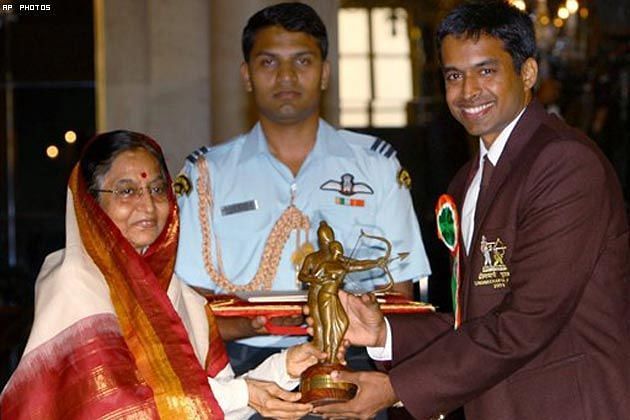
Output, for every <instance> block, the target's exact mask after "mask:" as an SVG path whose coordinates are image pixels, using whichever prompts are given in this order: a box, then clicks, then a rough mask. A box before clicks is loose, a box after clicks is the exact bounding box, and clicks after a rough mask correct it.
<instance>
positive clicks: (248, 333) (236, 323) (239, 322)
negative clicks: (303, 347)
mask: <svg viewBox="0 0 630 420" xmlns="http://www.w3.org/2000/svg"><path fill="white" fill-rule="evenodd" d="M216 320H217V325H218V326H219V333H220V334H221V338H222V339H223V341H232V340H238V339H240V338H247V337H253V336H256V335H267V334H269V331H267V328H266V327H265V325H266V324H267V321H268V318H267V317H266V316H262V315H259V316H256V317H254V318H245V317H228V316H218V317H216ZM303 322H304V317H302V316H301V315H291V316H281V317H275V318H271V323H272V324H274V325H279V326H297V325H302V323H303Z"/></svg>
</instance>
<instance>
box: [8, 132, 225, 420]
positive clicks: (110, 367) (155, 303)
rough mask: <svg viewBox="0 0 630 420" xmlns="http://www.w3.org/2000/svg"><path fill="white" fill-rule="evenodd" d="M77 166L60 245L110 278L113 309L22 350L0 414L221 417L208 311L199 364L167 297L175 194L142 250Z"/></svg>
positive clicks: (216, 345) (220, 359)
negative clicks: (211, 379) (79, 252)
mask: <svg viewBox="0 0 630 420" xmlns="http://www.w3.org/2000/svg"><path fill="white" fill-rule="evenodd" d="M154 146H155V147H156V149H157V150H159V146H157V144H155V145H154ZM79 165H80V163H79V164H78V165H77V166H76V167H75V168H74V170H73V172H72V174H71V176H70V180H69V183H68V184H69V185H68V187H69V192H68V209H67V215H66V219H67V220H66V235H67V238H66V243H67V248H69V246H68V245H69V244H70V243H72V241H73V240H76V241H79V242H80V243H81V244H82V247H81V248H82V249H83V250H84V254H87V255H84V256H83V257H84V258H85V257H87V258H89V259H91V260H92V261H93V264H91V263H90V264H87V265H91V266H92V267H93V266H94V264H95V266H96V267H97V268H98V270H99V271H100V274H102V277H104V279H105V281H106V283H107V287H108V289H109V296H108V298H109V299H110V300H111V305H112V306H113V308H114V314H115V316H114V314H111V313H109V314H102V313H101V314H98V313H97V314H94V315H92V316H89V317H85V318H83V319H80V320H78V321H77V322H74V323H72V325H70V326H69V327H67V328H65V329H63V331H61V332H59V333H58V334H56V335H55V336H54V337H52V338H50V339H49V340H47V341H45V342H43V343H42V344H41V345H39V346H37V347H35V348H33V349H32V351H29V348H27V353H25V355H24V356H23V358H22V361H21V362H20V365H19V366H18V369H17V370H16V372H15V374H14V376H13V377H12V378H11V381H10V382H9V383H8V384H7V387H6V389H5V391H4V392H3V395H2V398H1V399H0V404H1V406H0V413H1V417H2V418H121V417H129V416H131V417H133V418H158V417H159V418H165V419H171V418H172V419H175V418H177V419H179V418H182V419H186V418H194V419H222V418H223V412H222V411H221V408H220V407H219V405H218V403H217V401H216V399H215V398H214V396H213V395H212V391H211V388H210V386H209V384H208V379H207V377H208V376H214V375H216V374H217V373H218V372H219V371H220V370H221V369H223V368H224V367H225V366H226V365H227V362H228V359H227V355H226V354H225V351H224V348H223V343H222V342H221V339H220V336H219V334H218V330H217V328H216V325H215V323H214V318H213V316H212V314H211V313H210V312H209V313H208V321H209V327H210V336H211V337H210V347H209V351H208V355H207V362H206V365H207V369H204V368H203V367H202V366H201V364H200V362H199V360H198V358H197V356H196V355H195V352H194V350H193V347H192V345H191V343H190V340H189V337H188V334H187V331H186V328H185V327H184V324H183V323H182V321H181V319H180V317H179V315H178V314H177V312H176V310H175V308H174V307H173V304H172V303H171V301H170V299H169V297H168V295H167V289H168V287H169V284H170V282H171V279H172V278H173V267H174V262H175V255H176V250H177V240H178V232H179V221H178V215H177V206H176V204H175V198H174V196H173V193H172V192H169V196H168V201H169V215H168V220H167V223H166V226H165V228H164V230H163V231H162V233H161V234H160V235H159V237H158V238H157V239H156V240H155V242H154V243H153V244H151V245H150V246H149V247H148V249H146V250H145V252H144V254H143V255H140V254H138V252H137V251H136V250H135V249H134V247H133V246H132V245H131V244H130V243H129V242H128V241H127V240H126V239H125V238H124V237H123V236H122V234H121V232H120V230H119V229H118V228H117V227H116V226H115V225H114V223H113V222H112V220H111V219H110V218H109V217H108V216H107V215H106V214H105V212H104V211H103V210H102V209H101V207H100V206H99V204H98V203H97V201H96V200H95V199H94V197H93V196H92V195H91V194H89V192H88V191H87V186H86V183H85V180H84V179H83V177H82V176H81V173H80V167H79ZM167 176H168V175H167ZM168 182H169V183H170V179H168ZM77 228H78V233H77ZM73 236H74V237H75V238H73ZM75 248H76V247H75ZM70 254H71V252H67V251H66V253H65V255H64V256H63V257H62V258H63V260H62V261H61V263H60V266H61V265H63V264H65V263H66V261H65V260H67V259H68V258H69V255H70ZM76 260H77V258H74V261H73V262H72V264H73V265H77V264H78V265H81V263H80V262H79V263H77V261H76ZM78 260H81V258H78ZM68 263H69V262H68ZM42 271H45V270H44V269H42ZM79 271H80V270H79ZM66 272H70V271H69V270H66ZM71 272H73V273H74V272H76V270H74V271H71ZM47 274H49V273H44V274H40V277H45V276H46V275H47ZM174 281H178V280H174ZM38 283H39V280H38ZM95 293H97V292H96V291H95ZM38 301H39V299H38ZM58 303H59V302H57V304H58ZM68 304H69V305H70V304H71V303H70V302H68ZM38 306H39V305H38ZM38 309H39V308H38V307H37V308H36V319H37V315H38V313H37V312H38ZM44 313H45V312H44ZM34 329H35V327H34ZM32 334H33V333H32Z"/></svg>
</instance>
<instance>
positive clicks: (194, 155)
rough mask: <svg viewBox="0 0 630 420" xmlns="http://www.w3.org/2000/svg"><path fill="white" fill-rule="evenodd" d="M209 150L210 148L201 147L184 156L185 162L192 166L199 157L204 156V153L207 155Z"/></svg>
mask: <svg viewBox="0 0 630 420" xmlns="http://www.w3.org/2000/svg"><path fill="white" fill-rule="evenodd" d="M209 150H210V146H202V147H200V148H199V149H197V150H195V151H194V152H192V153H191V154H189V155H188V156H186V160H187V161H188V162H190V163H192V164H194V163H195V162H197V159H199V156H202V155H205V154H206V153H208V151H209Z"/></svg>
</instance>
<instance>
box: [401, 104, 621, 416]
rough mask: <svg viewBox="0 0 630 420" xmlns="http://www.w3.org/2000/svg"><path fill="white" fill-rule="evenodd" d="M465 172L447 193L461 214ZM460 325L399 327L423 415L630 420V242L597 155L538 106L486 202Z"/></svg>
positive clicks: (407, 320) (409, 400) (407, 380)
mask: <svg viewBox="0 0 630 420" xmlns="http://www.w3.org/2000/svg"><path fill="white" fill-rule="evenodd" d="M476 159H478V157H477V158H474V159H473V161H472V162H470V163H468V164H467V165H466V166H465V167H464V168H462V169H461V170H460V172H459V173H458V174H457V176H456V177H455V179H454V180H453V182H452V184H451V186H450V188H449V191H450V194H451V195H452V196H453V197H454V198H455V201H456V202H457V203H458V207H459V208H460V210H461V208H462V204H463V200H464V196H465V193H466V188H467V185H466V180H467V178H468V173H469V172H470V170H471V165H472V164H473V162H475V161H476ZM462 271H463V277H462V296H463V306H462V309H463V312H462V315H463V324H462V325H461V327H460V328H459V329H458V330H456V331H455V330H453V328H452V317H451V318H448V317H446V316H444V315H441V314H435V315H431V316H428V317H427V316H424V317H420V318H418V317H410V316H406V317H405V316H399V317H395V318H394V317H392V318H390V322H391V325H392V337H393V338H392V340H393V352H394V353H393V354H394V360H393V361H392V364H391V366H392V367H391V368H390V370H389V375H390V378H391V381H392V384H393V386H394V389H395V391H396V393H397V395H398V397H399V398H400V399H401V400H402V402H403V403H404V405H405V407H406V408H407V410H408V411H409V412H411V413H412V414H413V416H414V417H415V418H418V419H424V418H429V417H438V416H439V414H441V413H447V412H449V411H452V410H454V409H456V408H457V407H460V406H462V405H463V406H464V408H465V412H466V418H467V420H477V419H479V420H488V419H510V420H511V419H536V420H541V419H554V420H556V419H572V420H584V419H630V309H629V308H630V302H629V300H630V296H629V295H630V290H629V282H630V237H629V232H628V222H627V220H626V215H625V210H624V202H623V198H622V195H621V190H620V187H619V182H618V180H617V177H616V175H615V174H614V172H613V170H612V168H611V166H610V164H609V163H608V162H607V160H606V159H605V158H604V157H603V155H602V154H601V153H600V151H599V150H598V148H597V146H596V145H595V144H594V143H593V142H592V141H590V140H589V139H587V138H586V137H585V136H584V135H583V134H582V133H580V132H579V131H577V130H575V129H573V128H570V127H569V126H567V125H566V124H564V122H562V121H561V120H559V119H558V118H556V117H554V116H550V115H548V114H547V113H546V112H545V110H544V109H543V107H542V106H541V105H540V104H539V103H537V102H535V101H534V102H532V103H531V104H530V105H529V106H528V107H527V109H526V111H525V113H524V114H523V116H522V117H521V119H520V121H519V122H518V123H517V125H516V127H515V129H514V131H513V132H512V134H511V136H510V138H509V140H508V142H507V145H506V147H505V149H504V151H503V153H502V155H501V157H500V159H499V161H498V162H497V166H496V168H495V170H494V174H493V176H492V179H491V181H490V185H489V186H488V187H487V188H486V189H485V191H484V192H482V194H481V196H480V197H479V201H478V204H477V210H476V215H475V230H474V234H473V238H472V242H471V245H470V256H464V257H463V260H462Z"/></svg>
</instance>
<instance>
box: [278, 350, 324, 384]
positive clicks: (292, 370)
mask: <svg viewBox="0 0 630 420" xmlns="http://www.w3.org/2000/svg"><path fill="white" fill-rule="evenodd" d="M325 358H326V353H325V352H323V351H319V350H318V349H317V348H316V347H315V346H314V345H313V344H312V343H304V344H300V345H298V346H293V347H289V349H288V350H287V361H286V364H287V373H288V374H289V376H291V377H292V378H298V377H299V376H300V375H301V374H302V372H304V371H305V370H306V369H307V368H308V367H310V366H312V365H314V364H315V363H317V362H318V361H320V360H324V359H325Z"/></svg>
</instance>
